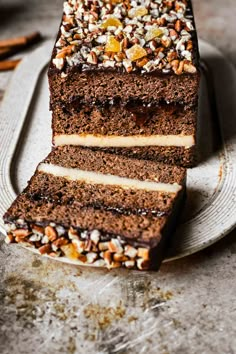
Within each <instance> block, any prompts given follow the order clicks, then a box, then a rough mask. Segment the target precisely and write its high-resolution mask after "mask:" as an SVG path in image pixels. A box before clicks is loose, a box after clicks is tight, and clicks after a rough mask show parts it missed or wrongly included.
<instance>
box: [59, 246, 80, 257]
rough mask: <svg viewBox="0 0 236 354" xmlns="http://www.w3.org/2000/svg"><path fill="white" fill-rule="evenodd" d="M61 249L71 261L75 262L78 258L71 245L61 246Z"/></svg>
mask: <svg viewBox="0 0 236 354" xmlns="http://www.w3.org/2000/svg"><path fill="white" fill-rule="evenodd" d="M61 249H62V251H63V252H64V254H65V256H66V257H67V258H69V259H73V260H76V259H78V258H79V253H78V252H77V251H76V249H75V247H74V246H73V244H71V243H70V244H69V245H64V246H61Z"/></svg>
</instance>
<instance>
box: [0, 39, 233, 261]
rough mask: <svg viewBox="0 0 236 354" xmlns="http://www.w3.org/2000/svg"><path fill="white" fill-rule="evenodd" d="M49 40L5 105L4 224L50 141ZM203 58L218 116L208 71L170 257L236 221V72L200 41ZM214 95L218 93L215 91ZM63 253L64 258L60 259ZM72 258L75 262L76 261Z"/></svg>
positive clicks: (0, 196) (19, 75)
mask: <svg viewBox="0 0 236 354" xmlns="http://www.w3.org/2000/svg"><path fill="white" fill-rule="evenodd" d="M52 46H53V43H52V42H51V41H50V42H46V43H45V44H44V45H42V46H41V47H40V48H39V49H37V50H36V51H35V52H33V53H32V54H30V55H29V56H27V57H26V58H25V59H24V60H23V61H22V63H21V64H20V65H19V66H18V68H17V69H16V71H15V73H14V75H13V78H12V81H11V84H10V86H9V88H8V90H7V92H6V95H5V97H4V101H3V103H2V105H1V108H0V117H1V119H0V144H1V145H0V146H1V148H0V186H1V193H0V230H1V231H2V232H4V227H3V221H2V215H3V213H4V212H5V211H6V209H7V208H8V207H9V206H10V204H11V203H12V201H13V200H14V198H15V197H16V194H17V193H19V192H20V191H21V190H22V189H23V188H24V187H25V185H26V183H27V180H29V178H30V176H31V175H32V174H33V173H34V170H35V168H36V166H37V164H38V163H39V162H40V161H41V160H42V159H43V158H45V156H46V155H47V154H48V152H49V151H50V147H51V118H50V112H49V109H48V107H49V92H48V85H47V76H46V67H47V64H48V61H49V57H50V53H51V49H52ZM200 53H201V58H202V59H203V60H204V61H205V62H206V63H207V65H208V67H209V68H210V71H211V72H212V73H213V79H214V87H215V95H216V97H215V98H216V102H217V115H216V114H212V112H213V113H215V112H214V111H212V109H211V107H210V104H209V98H208V91H207V90H206V80H205V78H204V77H203V80H202V87H201V95H200V96H201V99H200V112H199V117H200V119H199V121H200V126H199V150H200V164H199V166H198V167H196V168H194V169H191V170H188V183H187V187H188V201H187V204H186V207H185V212H184V213H183V215H184V216H183V220H182V222H181V223H180V226H179V227H178V230H177V233H176V234H175V236H174V237H173V241H172V244H171V247H170V250H169V255H168V258H167V259H166V261H168V260H172V259H176V258H181V257H183V256H186V255H189V254H192V253H194V252H197V251H199V250H201V249H203V248H205V247H207V246H209V245H211V244H212V243H214V242H216V241H218V240H219V239H220V238H222V237H223V236H225V235H226V234H227V233H228V232H229V231H231V230H232V229H233V228H234V226H235V224H236V116H235V113H236V100H233V99H232V97H236V72H235V70H234V68H233V66H232V65H231V64H230V63H229V62H228V61H227V60H226V59H225V58H224V57H223V55H222V54H221V53H220V52H219V51H218V50H217V49H215V48H214V47H212V46H211V45H210V44H207V43H206V42H203V41H200ZM212 98H214V97H212ZM58 260H61V261H64V262H65V261H66V262H68V260H65V259H63V258H58ZM69 262H70V263H78V262H71V261H69Z"/></svg>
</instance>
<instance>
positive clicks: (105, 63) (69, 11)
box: [48, 0, 200, 109]
mask: <svg viewBox="0 0 236 354" xmlns="http://www.w3.org/2000/svg"><path fill="white" fill-rule="evenodd" d="M198 57H199V54H198V44H197V35H196V30H195V25H194V19H193V12H192V7H191V1H190V0H178V1H177V0H170V1H169V0H168V1H167V0H145V1H141V0H136V1H130V0H124V1H120V0H114V1H113V0H110V1H101V0H97V1H96V2H94V1H90V0H84V1H82V0H68V1H65V2H64V12H63V17H62V22H61V27H60V30H59V33H58V36H57V41H56V44H55V47H54V50H53V54H52V58H51V63H50V67H49V71H48V76H49V86H50V93H51V100H50V101H51V108H52V109H54V107H55V105H58V104H61V105H64V104H66V105H69V104H72V105H73V106H74V107H75V106H77V107H79V106H80V105H81V104H98V103H99V104H106V103H107V102H109V101H111V100H116V102H120V101H121V102H122V103H129V102H130V101H132V102H139V103H146V104H148V103H149V104H156V105H158V104H160V103H163V102H164V103H169V102H175V103H180V104H183V105H185V106H196V105H197V99H198V87H199V77H200V74H199V63H198Z"/></svg>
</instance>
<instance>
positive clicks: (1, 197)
mask: <svg viewBox="0 0 236 354" xmlns="http://www.w3.org/2000/svg"><path fill="white" fill-rule="evenodd" d="M52 45H53V41H52V40H48V41H46V42H44V43H43V44H42V45H41V46H40V47H39V48H37V49H36V50H35V51H33V52H32V53H30V54H29V55H27V56H26V57H24V59H23V60H22V62H21V63H20V64H19V65H18V67H17V69H16V70H15V72H14V73H13V75H12V78H11V81H10V85H9V86H8V88H7V89H6V91H5V94H4V99H3V101H2V103H1V106H0V115H1V116H3V117H4V116H5V117H6V116H9V114H10V115H11V116H13V115H14V113H16V107H13V110H12V111H11V113H9V107H11V109H12V96H14V94H15V90H17V89H21V90H22V88H21V87H20V86H19V85H20V82H21V78H22V75H23V76H24V75H27V78H28V80H29V79H31V85H30V87H28V88H27V89H23V90H22V92H23V93H22V98H21V111H20V115H19V113H18V119H17V122H16V119H15V121H14V124H15V126H14V131H13V135H11V134H9V132H10V130H9V129H10V128H11V127H10V125H9V126H7V128H6V129H4V123H0V125H3V129H2V133H1V131H0V137H1V142H2V144H3V145H2V146H7V148H6V149H0V178H1V180H2V181H1V182H2V183H1V184H2V186H3V188H1V194H0V232H2V233H3V234H5V229H4V227H3V222H2V215H3V213H4V211H5V210H6V209H7V207H8V205H10V204H11V202H12V201H13V200H14V199H15V197H16V193H15V191H14V188H13V184H12V181H11V163H12V159H13V157H14V154H15V150H16V148H17V142H18V140H19V138H20V135H21V132H22V129H23V124H24V121H25V117H26V115H27V111H28V107H29V105H30V103H31V101H32V97H33V95H34V92H35V88H36V86H37V83H38V80H39V78H40V75H41V73H42V71H43V70H44V69H45V67H46V66H47V65H48V63H49V60H50V57H49V53H50V52H51V48H52ZM199 46H200V49H201V48H205V50H206V51H208V52H209V53H211V54H212V55H215V56H216V57H220V58H221V60H224V62H225V64H227V66H228V68H229V70H230V71H231V72H232V73H233V75H232V77H234V81H235V83H236V69H235V68H234V66H233V65H232V64H231V63H230V61H229V60H228V59H226V57H225V56H224V54H223V53H222V52H221V51H220V50H219V49H217V48H216V47H214V46H213V45H212V44H210V43H208V42H206V41H203V40H199ZM17 112H19V110H18V111H17ZM2 121H4V119H2V120H1V122H2ZM219 123H220V129H221V132H222V138H223V150H224V151H223V156H224V162H223V165H224V168H225V169H226V173H225V175H224V178H228V180H229V178H231V179H232V178H235V180H236V158H235V159H234V157H233V154H232V151H230V149H229V148H228V147H227V144H226V143H225V142H224V120H223V119H222V118H221V117H220V122H219ZM9 135H11V141H9ZM4 144H5V145H4ZM234 149H235V150H236V141H234ZM228 165H231V167H230V168H229V166H228ZM224 178H223V179H222V181H221V182H220V185H221V187H222V186H223V184H224V183H226V181H225V179H224ZM220 193H223V192H222V191H220ZM235 193H236V187H235ZM233 205H234V206H235V207H236V198H235V201H233ZM206 209H207V208H206ZM197 218H198V214H196V215H195V216H194V217H193V218H192V219H190V220H189V221H187V222H186V223H184V224H182V225H185V224H188V225H189V224H191V223H193V222H197V221H196V220H197ZM182 225H180V227H181V226H182ZM235 226H236V218H235V219H234V220H231V218H230V217H229V218H228V224H227V226H224V228H223V229H222V230H220V229H219V233H218V235H217V236H214V237H212V238H210V239H209V240H208V241H203V242H202V243H199V244H196V245H194V246H192V247H191V248H187V249H186V250H185V251H182V252H179V253H177V254H176V255H172V256H171V255H170V256H169V257H167V258H166V259H165V260H164V262H168V261H173V260H176V259H180V258H183V257H186V256H188V255H191V254H193V253H196V252H198V251H200V250H203V249H205V248H206V247H209V246H210V245H212V244H214V243H216V242H218V241H219V240H220V239H222V238H223V237H225V236H226V235H227V234H228V233H229V232H230V231H232V230H233V229H234V228H235ZM23 247H24V246H23ZM24 248H27V249H28V250H30V251H33V252H34V253H38V254H39V252H38V251H37V250H35V249H31V248H29V247H24ZM177 251H178V250H177ZM50 258H52V257H50ZM53 259H54V258H53ZM56 260H58V261H61V262H63V263H70V264H75V265H81V263H79V262H77V261H68V260H67V259H66V258H65V257H59V258H58V259H56Z"/></svg>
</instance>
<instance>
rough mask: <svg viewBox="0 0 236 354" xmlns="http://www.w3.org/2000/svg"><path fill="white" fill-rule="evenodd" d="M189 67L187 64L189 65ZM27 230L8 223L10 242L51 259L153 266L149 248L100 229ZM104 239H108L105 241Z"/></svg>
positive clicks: (28, 227) (54, 227) (56, 227)
mask: <svg viewBox="0 0 236 354" xmlns="http://www.w3.org/2000/svg"><path fill="white" fill-rule="evenodd" d="M185 64H186V65H187V64H188V63H187V62H186V63H185ZM21 225H22V226H24V229H23V228H22V226H21V228H17V226H19V224H7V225H6V228H7V230H8V234H7V237H6V240H5V241H6V242H7V243H14V242H17V243H21V244H24V245H25V246H29V247H35V248H37V249H38V251H39V252H40V253H41V254H47V255H49V256H51V257H60V256H64V257H66V258H68V259H71V260H74V261H81V262H83V263H84V264H92V265H95V266H98V267H104V266H105V267H107V268H108V269H113V268H118V267H122V266H124V267H126V268H138V269H147V268H148V267H149V264H150V253H149V249H148V248H145V247H134V246H131V245H129V244H127V242H126V241H125V240H123V239H121V238H120V237H119V236H117V237H112V238H109V236H108V235H102V233H101V232H100V231H99V230H92V231H88V230H84V231H80V230H78V229H75V228H73V227H70V228H65V227H63V226H61V225H56V224H55V223H50V224H49V225H47V226H46V227H42V226H39V225H37V224H31V223H30V225H28V224H27V223H26V222H25V221H24V220H23V222H22V224H21ZM104 236H105V240H107V241H104Z"/></svg>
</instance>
